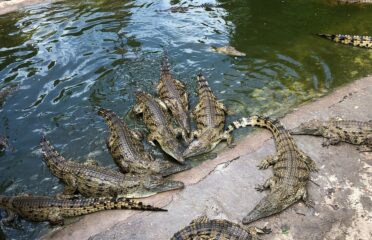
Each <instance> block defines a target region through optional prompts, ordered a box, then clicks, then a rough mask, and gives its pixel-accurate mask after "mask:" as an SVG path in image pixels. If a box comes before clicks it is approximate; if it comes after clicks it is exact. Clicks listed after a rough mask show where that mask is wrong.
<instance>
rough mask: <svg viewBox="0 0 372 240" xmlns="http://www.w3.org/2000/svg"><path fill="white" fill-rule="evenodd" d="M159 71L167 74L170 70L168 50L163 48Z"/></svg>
mask: <svg viewBox="0 0 372 240" xmlns="http://www.w3.org/2000/svg"><path fill="white" fill-rule="evenodd" d="M161 72H162V74H166V73H167V74H169V72H170V64H169V60H168V52H167V51H166V50H164V52H163V56H162V58H161Z"/></svg>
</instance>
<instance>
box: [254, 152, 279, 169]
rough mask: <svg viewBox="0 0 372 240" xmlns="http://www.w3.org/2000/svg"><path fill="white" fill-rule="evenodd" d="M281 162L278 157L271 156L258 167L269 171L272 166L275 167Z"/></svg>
mask: <svg viewBox="0 0 372 240" xmlns="http://www.w3.org/2000/svg"><path fill="white" fill-rule="evenodd" d="M278 161H279V157H278V155H275V156H274V155H269V156H267V157H266V158H264V159H263V160H262V162H261V163H260V165H258V169H267V168H268V167H269V166H270V165H273V164H275V163H277V162H278Z"/></svg>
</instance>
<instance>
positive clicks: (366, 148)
mask: <svg viewBox="0 0 372 240" xmlns="http://www.w3.org/2000/svg"><path fill="white" fill-rule="evenodd" d="M357 149H358V151H360V152H372V147H370V146H367V145H361V146H359V147H357Z"/></svg>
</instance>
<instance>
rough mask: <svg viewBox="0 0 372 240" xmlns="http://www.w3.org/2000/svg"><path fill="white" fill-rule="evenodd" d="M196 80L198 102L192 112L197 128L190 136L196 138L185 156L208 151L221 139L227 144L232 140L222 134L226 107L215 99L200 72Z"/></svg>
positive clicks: (184, 153)
mask: <svg viewBox="0 0 372 240" xmlns="http://www.w3.org/2000/svg"><path fill="white" fill-rule="evenodd" d="M197 82H198V95H199V103H198V104H197V105H196V107H195V108H194V110H193V112H192V115H193V117H194V118H195V119H196V123H197V130H196V131H194V132H192V135H191V138H196V139H194V140H193V141H192V142H191V143H190V145H189V146H188V148H187V149H186V150H185V151H184V152H183V156H184V157H185V158H189V157H194V156H197V155H200V154H203V153H207V152H210V151H212V150H213V149H214V148H215V147H216V146H217V144H218V143H219V142H221V141H222V140H227V143H228V144H231V142H232V137H231V136H230V135H229V134H224V127H225V126H224V125H225V115H226V113H227V109H226V108H225V106H224V105H223V104H222V103H221V102H218V101H217V98H216V96H214V94H213V92H212V90H211V89H210V87H209V85H208V82H207V81H206V80H205V78H204V77H203V75H202V74H201V73H200V74H198V76H197Z"/></svg>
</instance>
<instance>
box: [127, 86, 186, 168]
mask: <svg viewBox="0 0 372 240" xmlns="http://www.w3.org/2000/svg"><path fill="white" fill-rule="evenodd" d="M136 97H137V103H136V105H135V106H134V107H133V112H134V113H136V114H141V113H142V114H143V121H144V122H145V124H146V126H147V128H148V129H149V131H150V134H149V135H148V137H147V140H148V141H149V142H150V143H151V144H152V145H155V143H154V141H155V140H156V141H157V142H158V143H159V145H160V147H161V148H162V149H163V151H164V152H166V153H167V154H168V155H170V156H172V157H173V158H174V159H176V160H177V161H178V162H180V163H183V162H184V161H185V160H184V158H183V156H182V146H181V144H180V143H179V142H178V140H177V136H178V135H179V134H180V133H181V132H182V130H181V129H179V128H175V127H174V126H173V124H172V121H171V117H170V115H169V114H168V111H167V107H166V105H165V103H164V102H162V101H161V100H160V99H157V98H154V97H153V96H151V95H150V94H148V93H145V92H141V91H138V92H137V93H136Z"/></svg>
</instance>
